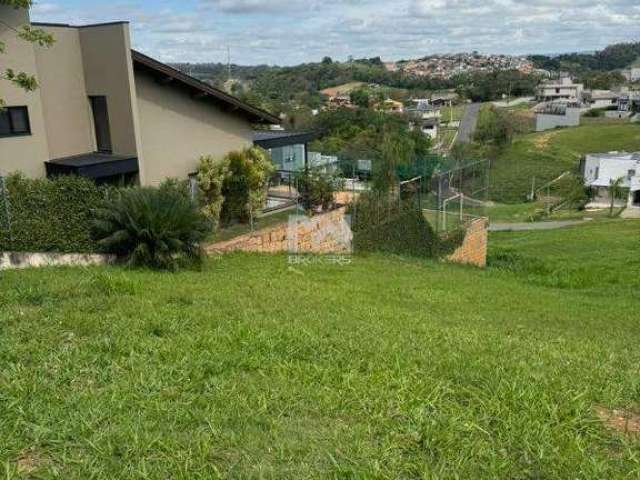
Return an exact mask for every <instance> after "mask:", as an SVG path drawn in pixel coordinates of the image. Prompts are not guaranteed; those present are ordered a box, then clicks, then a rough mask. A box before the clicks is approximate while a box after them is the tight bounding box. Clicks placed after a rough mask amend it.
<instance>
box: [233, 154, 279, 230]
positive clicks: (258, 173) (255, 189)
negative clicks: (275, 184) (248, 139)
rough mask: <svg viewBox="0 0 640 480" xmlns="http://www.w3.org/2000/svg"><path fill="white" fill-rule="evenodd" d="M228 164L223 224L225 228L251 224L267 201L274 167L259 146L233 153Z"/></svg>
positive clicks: (267, 155)
mask: <svg viewBox="0 0 640 480" xmlns="http://www.w3.org/2000/svg"><path fill="white" fill-rule="evenodd" d="M225 161H226V162H228V165H229V175H228V176H227V177H226V178H225V181H224V184H223V187H222V195H223V196H224V202H223V204H222V210H221V212H220V223H221V224H222V225H225V226H226V225H230V224H232V223H234V222H240V223H248V222H249V221H251V219H252V218H253V217H254V216H255V215H256V214H257V213H258V212H259V211H260V210H261V209H262V207H263V206H264V204H265V202H266V199H267V189H268V186H269V179H270V177H271V174H272V173H273V172H274V169H275V167H274V166H273V163H272V162H271V159H270V158H269V154H268V153H267V152H266V151H265V150H264V149H262V148H259V147H252V148H248V149H245V150H242V151H237V152H231V153H229V154H228V155H227V156H226V157H225Z"/></svg>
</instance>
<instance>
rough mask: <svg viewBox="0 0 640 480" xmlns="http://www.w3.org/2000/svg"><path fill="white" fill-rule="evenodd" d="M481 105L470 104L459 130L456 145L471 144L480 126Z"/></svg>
mask: <svg viewBox="0 0 640 480" xmlns="http://www.w3.org/2000/svg"><path fill="white" fill-rule="evenodd" d="M480 105H481V104H480V103H470V104H469V105H467V109H466V111H465V112H464V117H463V118H462V121H461V122H460V128H458V136H457V137H456V143H470V142H471V140H473V134H474V133H475V131H476V125H477V124H478V114H479V113H480Z"/></svg>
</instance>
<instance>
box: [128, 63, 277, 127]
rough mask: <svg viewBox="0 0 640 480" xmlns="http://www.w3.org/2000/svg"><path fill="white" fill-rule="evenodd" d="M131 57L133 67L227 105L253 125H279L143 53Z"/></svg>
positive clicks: (263, 113) (272, 117)
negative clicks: (157, 75) (176, 82)
mask: <svg viewBox="0 0 640 480" xmlns="http://www.w3.org/2000/svg"><path fill="white" fill-rule="evenodd" d="M131 57H132V60H133V63H134V65H136V64H138V65H140V66H143V67H145V68H147V69H149V70H152V71H154V72H156V73H159V74H162V75H163V76H165V77H167V78H169V79H171V80H175V81H178V82H180V83H182V84H183V85H185V86H188V87H190V88H192V89H194V90H196V91H197V92H199V93H202V94H203V95H204V96H211V97H213V98H215V99H216V100H218V101H220V102H222V103H225V104H227V105H229V106H230V107H231V109H232V110H234V111H237V112H239V113H241V114H244V115H246V116H247V117H248V118H249V119H250V120H251V121H252V122H253V123H264V124H279V123H280V119H279V118H278V117H276V116H275V115H273V114H271V113H269V112H267V111H265V110H262V109H260V108H257V107H254V106H253V105H249V104H248V103H245V102H243V101H242V100H240V99H238V98H236V97H234V96H232V95H229V94H227V93H225V92H223V91H221V90H218V89H217V88H214V87H212V86H210V85H207V84H206V83H204V82H201V81H200V80H198V79H196V78H193V77H191V76H189V75H186V74H184V73H182V72H181V71H179V70H176V69H175V68H173V67H170V66H169V65H166V64H164V63H162V62H159V61H158V60H155V59H153V58H151V57H148V56H147V55H144V54H143V53H140V52H138V51H136V50H132V51H131Z"/></svg>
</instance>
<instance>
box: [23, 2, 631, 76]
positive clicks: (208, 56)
mask: <svg viewBox="0 0 640 480" xmlns="http://www.w3.org/2000/svg"><path fill="white" fill-rule="evenodd" d="M56 1H57V2H58V3H46V2H43V3H41V4H36V6H35V7H34V9H33V16H34V18H37V19H38V20H41V21H43V20H46V21H65V22H71V23H79V22H88V23H91V22H98V21H110V20H130V21H131V26H132V30H133V40H134V44H135V46H136V48H139V49H141V50H142V51H145V52H147V53H149V54H150V55H155V56H158V57H160V58H161V59H162V60H166V61H180V60H184V61H224V60H225V58H226V47H227V46H230V47H231V50H232V54H233V61H235V62H237V63H242V64H257V63H271V64H294V63H299V62H304V61H313V60H318V59H320V58H322V57H323V56H325V55H330V56H332V57H334V58H338V59H345V58H347V57H348V56H349V55H353V56H355V57H372V56H382V57H383V58H384V59H398V58H410V57H418V56H422V55H425V54H427V53H436V52H455V51H461V50H478V51H481V52H495V53H548V52H562V51H584V50H595V49H598V48H603V47H604V46H606V45H607V44H609V43H613V42H618V41H631V40H640V8H639V6H638V0H605V1H600V2H597V1H593V0H529V1H526V0H483V1H482V2H478V1H477V0H395V1H393V3H391V2H390V1H388V0H160V1H157V2H147V3H144V2H132V3H129V4H114V3H112V2H109V1H108V0H103V1H94V2H91V6H87V7H86V8H77V7H76V8H73V9H70V8H69V9H68V10H69V11H73V15H72V16H71V18H66V15H65V13H64V8H65V6H66V2H71V1H72V0H56ZM124 1H127V0H124Z"/></svg>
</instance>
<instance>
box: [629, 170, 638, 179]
mask: <svg viewBox="0 0 640 480" xmlns="http://www.w3.org/2000/svg"><path fill="white" fill-rule="evenodd" d="M628 173H629V178H632V177H635V176H636V171H635V170H629V172H628Z"/></svg>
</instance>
